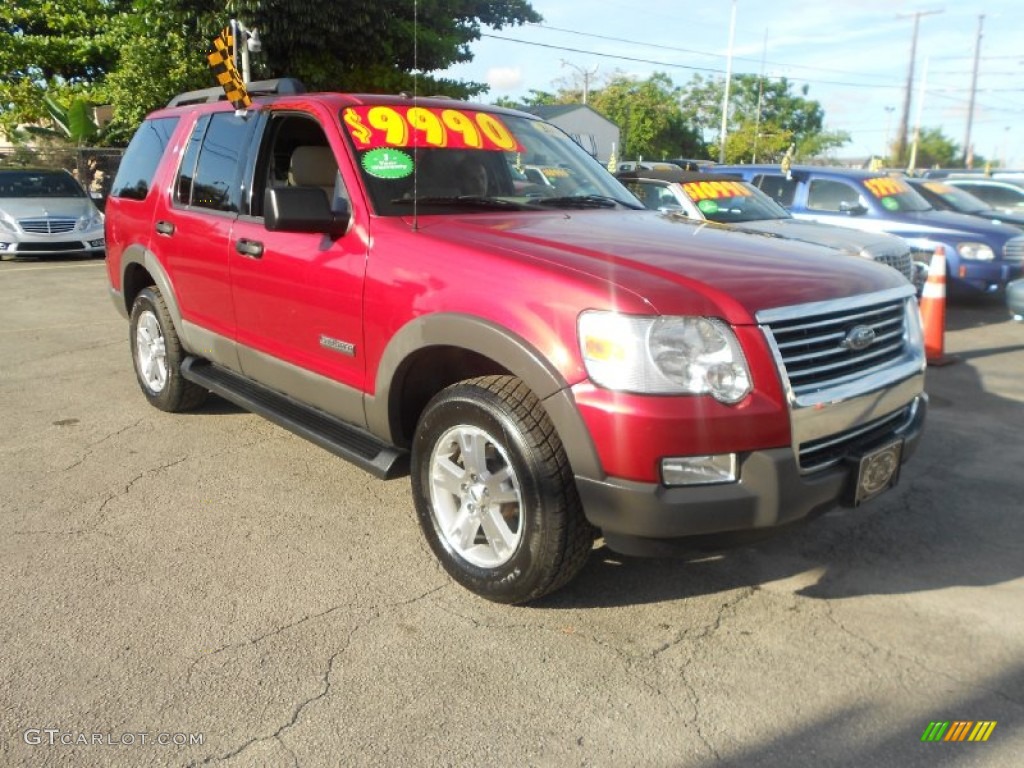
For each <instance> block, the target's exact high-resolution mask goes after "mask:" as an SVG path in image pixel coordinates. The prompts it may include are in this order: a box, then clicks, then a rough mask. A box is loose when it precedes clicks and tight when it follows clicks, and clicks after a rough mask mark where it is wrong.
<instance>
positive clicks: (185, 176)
mask: <svg viewBox="0 0 1024 768" xmlns="http://www.w3.org/2000/svg"><path fill="white" fill-rule="evenodd" d="M209 125H210V118H209V116H208V115H204V116H203V117H201V118H199V120H198V121H197V122H196V127H195V128H193V129H192V135H191V136H190V137H189V139H188V144H187V145H186V147H185V154H184V156H183V157H182V158H181V166H180V167H179V168H178V177H177V178H176V179H175V180H174V202H176V203H178V204H180V205H192V180H193V179H194V178H195V175H196V160H198V159H199V147H200V146H201V145H202V143H203V136H204V135H205V134H206V128H207V127H208V126H209Z"/></svg>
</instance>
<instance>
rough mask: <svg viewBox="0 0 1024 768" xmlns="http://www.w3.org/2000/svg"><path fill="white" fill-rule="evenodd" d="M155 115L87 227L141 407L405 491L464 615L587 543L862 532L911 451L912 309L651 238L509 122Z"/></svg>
mask: <svg viewBox="0 0 1024 768" xmlns="http://www.w3.org/2000/svg"><path fill="white" fill-rule="evenodd" d="M178 102H179V103H178V104H175V105H173V106H170V107H168V108H167V109H163V110H160V111H158V112H155V113H153V114H152V115H150V116H149V117H148V118H147V119H146V121H145V122H144V123H143V125H142V126H141V128H140V129H139V130H138V133H137V134H136V136H135V137H134V139H133V140H132V142H131V145H130V146H129V148H128V150H127V152H126V154H125V157H124V161H123V162H122V164H121V167H120V170H119V172H118V175H117V178H116V180H115V183H114V186H113V191H112V193H111V196H110V199H109V202H108V205H107V218H106V223H107V248H108V257H107V258H108V261H107V265H108V270H109V279H110V289H111V295H112V297H113V300H114V303H115V305H116V306H117V308H118V309H119V310H120V312H121V313H122V314H123V315H124V316H125V317H126V318H129V319H130V341H131V350H132V356H133V359H134V363H135V371H136V374H137V377H138V380H139V384H140V386H141V388H142V391H143V393H144V394H145V396H146V397H147V398H148V399H149V400H150V402H151V403H152V404H153V405H155V406H156V407H158V408H161V409H163V410H166V411H180V410H184V409H188V408H194V407H196V406H198V405H199V404H200V403H201V402H202V401H203V399H204V398H205V397H206V395H207V393H208V392H210V391H213V392H215V393H217V394H219V395H221V396H223V397H225V398H227V399H229V400H231V401H233V402H236V403H239V404H241V405H242V406H244V407H245V408H248V409H251V410H252V411H255V412H257V413H260V414H262V415H264V416H266V417H267V418H270V419H272V420H274V421H275V422H277V423H279V424H281V425H283V426H285V427H287V428H289V429H291V430H293V431H295V432H297V433H298V434H300V435H302V436H304V437H306V438H308V439H310V440H312V441H314V442H316V443H318V444H319V445H321V446H323V447H325V448H327V449H328V450H331V451H333V452H335V453H336V454H338V455H340V456H342V457H344V458H346V459H348V460H351V461H353V462H355V463H356V464H358V465H360V466H362V467H364V468H365V469H367V470H369V471H371V472H373V473H375V474H376V475H378V476H380V477H382V478H390V477H394V476H396V475H400V474H404V473H406V472H408V473H409V474H411V480H412V491H413V497H414V500H415V506H416V511H417V513H418V517H419V522H420V524H421V526H422V529H423V532H424V534H425V535H426V537H427V539H428V541H429V542H430V545H431V547H432V548H433V551H434V552H435V553H436V555H437V556H438V558H439V559H440V561H441V562H442V563H443V565H444V567H445V568H446V569H447V571H448V572H449V573H450V574H451V575H452V577H453V578H455V579H456V580H457V581H458V582H460V583H461V584H463V585H464V586H466V587H467V588H469V589H471V590H473V591H474V592H476V593H478V594H480V595H483V596H484V597H486V598H488V599H491V600H496V601H502V602H523V601H527V600H531V599H534V598H537V597H539V596H541V595H543V594H546V593H548V592H550V591H552V590H554V589H556V588H558V587H560V586H561V585H563V584H565V583H566V582H568V581H569V580H570V579H571V578H572V577H573V576H574V575H575V574H576V573H577V572H578V571H579V570H580V568H581V567H582V566H583V564H584V563H585V561H586V559H587V557H588V554H589V552H590V550H591V548H592V545H593V543H594V541H595V539H596V538H597V537H599V536H603V538H604V541H605V543H606V544H607V545H608V546H609V547H610V548H612V549H616V550H618V551H623V552H627V553H646V552H652V551H659V550H660V546H661V544H662V543H663V542H664V541H665V540H668V539H677V538H680V537H689V536H694V535H699V534H709V533H721V532H733V531H749V530H751V529H765V528H770V527H773V526H777V525H780V524H782V523H787V522H790V521H793V520H797V519H800V518H803V517H806V516H808V515H810V514H812V513H815V512H818V511H822V510H824V509H827V508H830V507H833V506H835V505H837V504H840V503H845V504H859V503H860V502H862V501H864V500H866V499H868V498H870V497H872V496H874V495H875V494H877V493H880V492H882V491H884V490H886V489H887V488H889V487H891V486H892V485H893V484H894V483H895V482H896V480H897V477H898V475H899V467H900V465H901V464H902V462H903V461H905V460H906V459H907V457H908V456H909V455H910V453H911V452H912V450H913V448H914V446H915V444H916V442H917V440H918V437H919V435H920V432H921V428H922V424H923V420H924V414H925V406H926V396H925V395H924V393H923V381H924V368H925V360H924V354H923V350H922V339H921V331H920V326H919V317H918V310H917V305H916V303H915V300H914V292H913V288H912V287H911V286H910V284H909V283H907V281H906V280H905V279H904V278H903V277H902V276H901V275H900V274H899V273H897V272H896V271H894V270H892V269H889V268H888V267H884V266H880V265H877V264H872V263H868V262H866V261H864V260H862V259H857V258H853V257H845V256H841V255H838V254H836V253H835V252H833V251H831V250H826V249H822V248H819V247H816V246H811V245H807V244H805V243H799V242H790V241H786V240H782V239H779V238H777V237H765V236H761V235H756V234H748V233H737V232H730V231H722V230H721V229H719V228H718V227H715V226H713V225H711V226H709V225H708V224H706V223H705V222H691V221H686V220H684V219H681V218H679V217H672V216H665V215H661V214H659V213H657V212H653V211H646V210H644V209H643V206H642V205H641V204H640V203H639V201H637V200H636V198H635V197H634V196H633V195H632V194H631V193H630V192H629V191H628V190H626V189H625V187H623V186H622V185H621V184H620V183H619V182H617V181H616V180H615V179H614V178H613V177H612V176H611V175H610V174H609V173H608V172H607V171H606V170H605V169H604V168H603V167H602V166H601V165H600V164H599V163H598V162H597V161H595V160H594V159H593V158H592V157H590V156H589V155H588V154H587V153H586V152H584V151H583V150H582V149H581V148H580V147H579V146H578V145H577V144H576V143H575V142H574V141H573V140H572V139H571V138H570V137H569V136H568V135H566V134H565V133H563V132H562V131H560V130H559V129H557V128H555V127H553V126H552V125H550V124H548V123H545V122H543V121H540V120H538V119H536V118H534V117H532V116H530V115H526V114H521V113H518V112H514V111H510V110H505V109H500V108H497V107H485V106H480V105H473V104H468V103H464V102H458V101H451V100H447V99H416V98H409V97H406V96H367V95H344V94H338V93H317V94H301V93H299V94H293V95H287V96H268V97H257V98H256V99H255V102H254V104H253V106H252V107H251V108H250V109H248V110H245V111H238V112H236V111H235V110H234V109H232V108H231V107H230V106H229V105H228V104H227V103H225V102H223V101H220V102H217V101H216V100H215V99H214V98H213V97H207V95H205V94H198V95H197V94H189V95H186V96H185V97H184V98H182V99H179V100H178ZM527 166H536V167H542V168H546V169H551V172H550V175H549V180H550V183H545V184H537V183H534V182H532V181H531V180H530V179H529V176H528V175H527V174H525V173H524V172H523V169H524V168H526V167H527Z"/></svg>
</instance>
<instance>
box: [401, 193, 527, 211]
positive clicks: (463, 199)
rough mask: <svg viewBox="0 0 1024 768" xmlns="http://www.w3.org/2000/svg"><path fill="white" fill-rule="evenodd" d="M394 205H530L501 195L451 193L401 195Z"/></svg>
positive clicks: (522, 207)
mask: <svg viewBox="0 0 1024 768" xmlns="http://www.w3.org/2000/svg"><path fill="white" fill-rule="evenodd" d="M391 203H392V205H409V206H412V205H425V206H452V205H462V206H467V207H473V208H492V209H495V210H515V211H523V210H527V207H528V206H525V205H523V204H522V203H517V202H515V201H514V200H505V199H504V198H501V197H483V196H481V195H450V196H447V197H436V196H435V197H399V198H396V199H394V200H392V201H391Z"/></svg>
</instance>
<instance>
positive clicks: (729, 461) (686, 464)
mask: <svg viewBox="0 0 1024 768" xmlns="http://www.w3.org/2000/svg"><path fill="white" fill-rule="evenodd" d="M736 480H737V464H736V454H735V453H719V454H715V455H713V456H672V457H669V458H666V459H662V460H661V481H662V482H663V483H664V484H665V485H670V486H671V485H715V484H719V483H735V482H736Z"/></svg>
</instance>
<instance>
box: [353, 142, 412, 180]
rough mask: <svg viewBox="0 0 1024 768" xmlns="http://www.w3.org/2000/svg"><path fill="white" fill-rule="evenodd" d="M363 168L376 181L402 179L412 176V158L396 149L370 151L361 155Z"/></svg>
mask: <svg viewBox="0 0 1024 768" xmlns="http://www.w3.org/2000/svg"><path fill="white" fill-rule="evenodd" d="M363 168H364V169H365V170H366V172H367V173H368V174H370V175H371V176H374V177H376V178H378V179H404V178H405V177H406V176H409V175H411V174H412V158H411V157H409V155H407V154H405V152H399V151H398V150H397V149H385V148H381V149H371V150H370V151H369V152H367V153H366V154H365V155H363Z"/></svg>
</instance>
